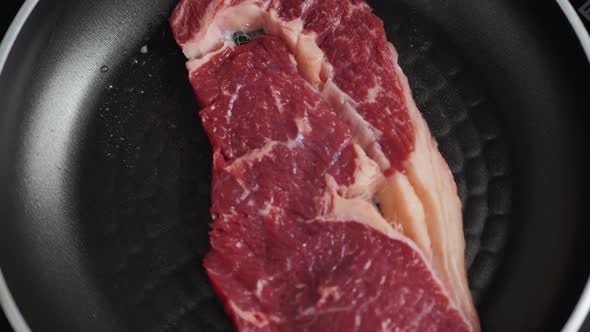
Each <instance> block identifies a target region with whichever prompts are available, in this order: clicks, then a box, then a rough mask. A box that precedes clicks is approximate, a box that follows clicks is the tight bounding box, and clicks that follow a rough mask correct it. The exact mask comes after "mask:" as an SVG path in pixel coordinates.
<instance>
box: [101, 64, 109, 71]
mask: <svg viewBox="0 0 590 332" xmlns="http://www.w3.org/2000/svg"><path fill="white" fill-rule="evenodd" d="M107 71H109V67H108V66H102V67H100V72H101V73H106V72H107Z"/></svg>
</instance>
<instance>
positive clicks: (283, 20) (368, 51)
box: [170, 0, 479, 331]
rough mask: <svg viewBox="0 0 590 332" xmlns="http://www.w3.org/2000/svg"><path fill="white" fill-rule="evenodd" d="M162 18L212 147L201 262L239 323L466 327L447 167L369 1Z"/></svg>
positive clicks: (246, 6)
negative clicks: (236, 37)
mask: <svg viewBox="0 0 590 332" xmlns="http://www.w3.org/2000/svg"><path fill="white" fill-rule="evenodd" d="M170 22H171V26H172V30H173V32H174V36H175V38H176V40H177V42H178V44H179V45H180V46H181V47H182V49H183V52H184V54H185V55H186V57H187V58H188V59H189V61H188V62H187V69H188V71H189V79H190V82H191V84H192V86H193V89H194V92H195V95H196V97H197V99H198V101H199V103H200V104H201V106H202V109H201V110H200V113H199V115H200V117H201V120H202V123H203V126H204V128H205V130H206V132H207V134H208V136H209V139H210V141H211V144H212V145H213V151H214V155H213V160H214V162H213V182H212V207H211V214H212V216H213V218H214V222H213V223H212V226H211V227H212V230H211V233H210V239H211V246H212V249H211V251H210V253H209V254H208V255H207V257H206V258H205V262H204V265H205V268H206V269H207V272H208V274H209V277H210V279H211V281H212V283H213V285H214V287H215V290H216V292H217V294H218V296H219V297H220V298H221V299H222V301H223V302H224V304H225V308H226V310H227V312H228V314H229V315H230V316H231V318H232V319H233V321H234V324H235V326H236V328H237V329H238V330H239V331H479V321H478V318H477V313H476V311H475V308H474V305H473V301H472V299H471V294H470V292H469V289H468V286H467V277H466V270H465V259H464V256H465V253H464V251H465V243H464V237H463V228H462V226H463V225H462V216H461V204H460V201H459V198H458V196H457V189H456V186H455V183H454V181H453V177H452V174H451V172H450V170H449V168H448V166H447V164H446V162H445V161H444V159H443V158H442V156H441V155H440V153H439V151H438V149H437V146H436V142H435V141H434V140H433V138H432V136H431V134H430V131H429V129H428V126H427V124H426V122H425V121H424V119H423V118H422V116H421V115H420V113H419V111H418V110H417V108H416V105H415V103H414V101H413V99H412V96H411V91H410V88H409V85H408V82H407V78H406V77H405V75H404V74H403V73H402V71H401V69H400V68H399V66H398V65H397V53H396V51H395V49H394V47H393V46H392V45H391V44H390V43H389V42H388V41H387V38H386V36H385V32H384V29H383V23H382V21H381V20H380V19H379V18H378V17H376V16H375V15H374V14H373V13H372V12H371V8H370V7H369V5H367V4H366V3H365V2H364V1H363V0H182V1H181V2H180V3H179V4H178V6H177V7H176V9H175V11H174V13H173V15H172V17H171V18H170ZM258 30H264V32H265V35H264V36H258V37H256V38H254V39H253V40H252V41H250V42H249V43H247V44H245V45H235V44H234V42H233V39H232V35H233V34H234V33H236V32H250V31H258ZM375 202H377V203H378V204H374V203H375Z"/></svg>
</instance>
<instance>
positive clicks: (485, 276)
mask: <svg viewBox="0 0 590 332" xmlns="http://www.w3.org/2000/svg"><path fill="white" fill-rule="evenodd" d="M371 3H372V5H373V7H374V8H375V10H376V13H377V14H378V15H379V16H381V17H382V18H383V20H384V21H385V26H386V29H387V32H388V35H389V37H390V39H391V40H392V41H393V42H394V43H395V45H396V47H397V49H398V50H399V52H400V63H401V66H402V68H403V69H404V71H405V72H406V74H407V75H408V76H409V79H410V84H411V85H412V89H413V91H414V94H415V98H416V100H417V102H418V105H419V108H420V109H421V111H422V112H423V113H424V116H425V118H426V119H427V121H428V122H429V124H430V126H431V130H432V132H433V133H434V134H435V136H436V138H437V140H438V142H439V144H440V148H441V151H442V153H443V155H444V156H445V158H446V159H447V161H448V162H449V165H450V166H451V168H452V170H453V172H454V174H455V179H456V182H457V184H458V187H459V192H460V196H461V199H462V201H463V203H464V215H465V234H466V238H467V262H468V265H469V266H468V267H469V279H470V287H471V289H472V292H473V295H474V298H475V301H476V303H477V307H478V310H479V313H480V316H481V321H482V325H483V327H484V329H485V330H487V331H536V330H547V331H555V330H559V329H561V328H563V327H564V326H565V324H566V323H567V322H568V321H570V323H569V324H570V325H568V329H570V330H568V331H571V330H573V329H575V328H577V325H578V322H579V321H580V318H581V317H582V316H583V315H585V312H584V310H585V309H587V308H585V307H584V305H583V304H580V305H579V306H578V307H577V308H578V309H577V311H576V312H575V313H574V314H572V313H573V312H574V308H575V306H576V304H577V303H578V300H579V299H580V297H581V294H582V291H583V288H584V286H585V284H586V281H587V279H588V273H589V271H590V261H589V260H588V258H587V253H588V249H589V248H588V245H587V244H585V242H586V241H588V240H589V239H590V231H589V227H588V223H587V220H586V214H585V212H586V211H587V207H586V204H585V202H583V201H582V198H581V197H582V196H581V195H582V192H583V191H585V189H586V187H585V186H584V185H585V180H586V173H587V169H588V168H587V165H586V164H584V163H583V155H584V154H585V152H586V151H585V150H584V146H583V144H582V142H583V139H584V135H583V134H582V131H581V129H582V127H583V126H584V123H583V121H582V116H583V113H586V111H588V102H589V101H588V100H587V98H586V96H587V95H586V94H585V93H587V91H585V90H587V88H588V87H589V86H590V75H588V74H589V72H590V70H589V66H588V60H587V58H586V57H585V56H584V54H583V52H582V48H581V47H580V41H579V40H578V39H577V38H576V36H575V35H574V33H573V30H572V29H571V27H570V26H569V24H568V21H567V20H566V18H565V16H564V15H563V13H562V12H561V10H560V9H559V7H558V6H557V4H555V3H553V2H551V1H543V2H540V1H539V2H535V3H534V7H527V6H526V5H525V4H524V3H525V2H518V1H512V0H498V1H490V2H488V1H485V2H484V1H460V0H437V1H434V0H396V1H393V0H390V1H387V0H382V1H371ZM27 4H28V5H29V6H30V3H27ZM174 4H175V1H173V0H159V1H148V0H135V1H125V0H112V1H80V2H77V1H49V0H45V1H40V3H39V4H37V6H36V7H35V8H34V10H32V12H31V13H30V16H29V17H28V19H27V20H26V22H25V23H24V25H23V26H22V29H21V30H20V31H19V33H18V35H17V38H16V40H15V43H14V45H12V47H10V48H7V47H6V45H5V49H4V50H5V51H9V55H8V57H7V61H6V64H5V66H4V69H3V70H2V73H1V76H0V220H1V222H2V223H1V227H0V267H1V269H2V270H1V271H2V274H3V277H4V279H5V281H6V285H7V286H8V287H4V285H3V284H4V283H3V282H0V295H2V298H3V305H4V307H5V309H8V310H9V317H10V318H11V321H12V322H13V323H14V324H15V327H17V328H18V329H21V328H22V327H23V323H26V324H27V325H28V326H29V327H30V328H31V329H32V330H34V331H83V330H84V331H115V330H137V331H168V330H184V331H231V330H232V327H231V324H230V321H229V319H228V318H227V317H226V315H225V314H224V312H223V310H222V306H221V304H220V303H219V302H218V300H217V299H216V298H215V296H214V295H213V292H212V289H211V286H210V285H209V283H208V280H207V277H206V275H205V273H204V271H203V268H202V267H201V259H202V258H203V256H204V255H205V253H206V252H207V250H208V236H207V230H208V222H209V221H210V219H209V214H208V207H209V203H210V202H209V181H210V168H211V164H210V158H211V151H210V148H209V144H208V141H207V139H206V137H205V135H204V133H203V131H202V129H201V126H200V123H199V120H198V117H197V111H198V106H197V104H196V102H195V101H194V98H193V95H192V91H191V88H190V86H189V83H188V80H187V73H186V71H185V69H184V62H185V59H184V58H183V56H182V54H181V52H180V50H179V49H178V48H177V46H176V45H175V43H174V41H173V39H172V37H171V34H170V31H169V28H168V25H167V21H166V20H167V17H168V15H169V13H170V11H171V9H172V8H173V6H174ZM15 31H16V30H13V32H15ZM144 45H146V48H147V49H146V48H144V49H143V52H142V51H140V49H141V47H142V46H144ZM2 56H3V55H2V54H0V59H1V58H2ZM1 279H2V278H0V280H1ZM14 304H16V306H15V305H14ZM21 318H22V319H21Z"/></svg>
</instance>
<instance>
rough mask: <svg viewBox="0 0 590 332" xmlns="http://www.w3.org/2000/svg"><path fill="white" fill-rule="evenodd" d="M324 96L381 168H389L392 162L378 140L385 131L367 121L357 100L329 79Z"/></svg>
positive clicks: (323, 92)
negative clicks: (359, 110) (359, 111)
mask: <svg viewBox="0 0 590 332" xmlns="http://www.w3.org/2000/svg"><path fill="white" fill-rule="evenodd" d="M322 98H323V99H324V100H326V101H327V102H328V104H330V105H331V106H332V107H334V109H336V111H337V112H338V114H339V116H340V117H341V118H342V119H344V121H346V123H347V124H348V125H349V126H350V128H351V130H352V133H353V136H354V139H355V141H356V142H358V143H359V144H360V145H361V147H362V148H363V149H364V150H365V151H367V154H368V155H369V156H370V157H371V158H372V159H373V160H375V161H376V162H377V163H378V164H379V166H380V167H381V169H388V168H389V167H390V166H391V164H390V162H389V159H387V157H386V156H385V154H384V153H383V151H382V150H381V146H380V145H379V143H378V141H379V139H380V138H381V136H383V133H382V132H381V131H380V130H378V129H377V128H375V127H373V125H371V124H370V123H369V122H367V121H366V120H365V119H364V118H363V117H362V116H361V115H360V114H359V113H358V111H357V109H356V108H357V106H358V104H357V102H356V101H354V100H353V99H352V98H351V97H350V96H348V95H347V94H346V93H344V92H343V91H342V90H341V89H340V88H339V87H338V86H337V85H336V84H335V83H334V82H333V81H332V79H329V80H328V81H327V82H326V84H325V85H324V88H323V90H322Z"/></svg>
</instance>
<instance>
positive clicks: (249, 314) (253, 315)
mask: <svg viewBox="0 0 590 332" xmlns="http://www.w3.org/2000/svg"><path fill="white" fill-rule="evenodd" d="M228 304H229V307H230V308H231V310H232V311H233V312H234V314H235V315H236V316H237V317H239V318H240V319H243V320H245V321H246V322H248V323H250V324H252V325H254V326H256V327H258V328H263V327H265V326H267V325H269V324H270V323H271V322H277V323H278V322H280V321H281V319H280V318H278V317H275V316H272V315H267V314H265V313H262V312H259V311H247V310H242V308H240V307H238V306H237V305H236V304H235V303H234V302H233V301H228Z"/></svg>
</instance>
